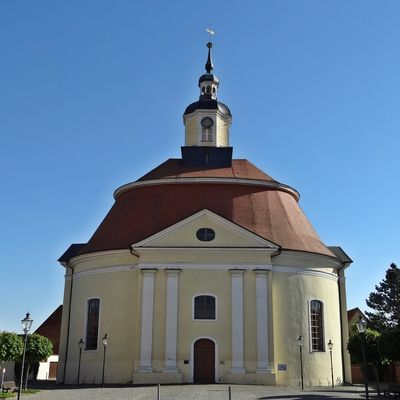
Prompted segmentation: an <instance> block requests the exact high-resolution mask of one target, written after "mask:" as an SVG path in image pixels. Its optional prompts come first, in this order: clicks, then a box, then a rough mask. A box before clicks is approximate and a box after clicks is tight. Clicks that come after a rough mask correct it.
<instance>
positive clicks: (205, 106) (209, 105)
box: [183, 99, 232, 117]
mask: <svg viewBox="0 0 400 400" xmlns="http://www.w3.org/2000/svg"><path fill="white" fill-rule="evenodd" d="M196 110H218V111H219V112H220V113H221V114H223V115H226V116H229V117H231V116H232V114H231V111H230V110H229V108H228V106H227V105H225V104H224V103H221V102H220V101H217V100H213V99H200V100H198V101H195V102H194V103H192V104H189V105H188V106H187V108H186V110H185V112H184V113H183V115H187V114H191V113H193V112H195V111H196Z"/></svg>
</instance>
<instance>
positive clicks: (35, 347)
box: [20, 333, 53, 390]
mask: <svg viewBox="0 0 400 400" xmlns="http://www.w3.org/2000/svg"><path fill="white" fill-rule="evenodd" d="M21 353H22V352H21ZM52 354H53V344H52V343H51V341H50V340H49V339H48V338H47V337H45V336H42V335H39V334H37V333H33V334H32V335H28V338H27V343H26V351H25V366H24V373H25V376H24V379H25V390H26V389H27V386H28V375H29V372H30V369H31V366H33V365H34V364H35V363H37V362H40V361H45V360H46V359H47V358H49V357H50V356H51V355H52ZM20 361H22V355H21V357H20Z"/></svg>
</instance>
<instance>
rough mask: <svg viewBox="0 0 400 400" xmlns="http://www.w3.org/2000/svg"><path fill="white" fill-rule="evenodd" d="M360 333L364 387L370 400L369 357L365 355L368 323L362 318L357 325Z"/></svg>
mask: <svg viewBox="0 0 400 400" xmlns="http://www.w3.org/2000/svg"><path fill="white" fill-rule="evenodd" d="M356 325H357V329H358V332H359V333H361V336H362V342H361V343H362V358H363V369H364V386H365V397H366V399H367V400H369V393H368V376H367V357H366V355H365V348H366V347H367V336H366V330H367V321H365V320H364V319H362V317H361V316H360V319H359V320H358V322H357V323H356Z"/></svg>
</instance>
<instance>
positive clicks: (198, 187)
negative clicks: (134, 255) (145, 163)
mask: <svg viewBox="0 0 400 400" xmlns="http://www.w3.org/2000/svg"><path fill="white" fill-rule="evenodd" d="M202 177H208V178H215V181H214V182H211V181H209V182H204V181H202V180H201V179H199V180H196V178H202ZM170 178H175V180H174V182H172V183H171V182H167V181H168V180H169V179H170ZM219 178H221V180H222V179H223V178H243V179H236V180H232V181H229V180H228V181H224V183H223V184H221V183H219V182H218V179H219ZM245 179H247V180H251V179H254V180H255V181H260V180H262V181H264V182H270V183H271V184H276V183H278V182H277V181H275V180H274V179H273V178H271V177H270V176H269V175H267V174H265V173H264V172H262V171H261V170H259V169H258V168H257V167H255V166H254V165H253V164H251V163H249V162H248V161H247V160H233V162H232V167H228V168H218V169H204V168H201V169H195V168H188V167H186V168H185V167H183V166H182V164H181V160H175V159H172V160H168V161H166V162H165V163H163V164H161V165H160V166H159V167H157V168H155V169H154V170H152V171H150V172H149V173H148V174H146V175H144V176H143V177H142V178H140V179H139V180H138V181H137V182H136V185H135V186H132V187H128V188H127V189H126V190H124V191H121V192H120V193H119V194H118V196H116V201H115V203H114V205H113V207H112V208H111V210H110V211H109V213H108V214H107V216H106V217H105V218H104V220H103V222H102V223H101V224H100V226H99V227H98V229H97V230H96V232H95V233H94V235H93V236H92V238H91V239H90V240H89V242H88V243H87V244H86V245H85V246H84V247H83V248H82V249H81V250H80V252H79V253H80V254H85V253H90V252H95V251H103V250H116V249H123V248H130V245H131V244H133V243H137V242H139V241H141V240H143V239H145V238H147V237H149V236H151V235H153V234H155V233H157V232H159V231H161V230H162V229H165V228H167V227H169V226H171V225H173V224H175V223H177V222H179V221H181V220H183V219H185V218H187V217H189V216H191V215H193V214H194V213H196V212H198V211H201V210H203V209H208V210H210V211H212V212H214V213H216V214H218V215H220V216H222V217H223V218H226V219H227V220H229V221H231V222H233V223H236V224H238V225H239V226H241V227H243V228H245V229H248V230H249V231H251V232H253V233H255V234H257V235H259V236H261V237H263V238H265V239H267V240H270V241H272V242H274V243H277V244H278V245H280V246H281V247H282V248H284V249H290V250H299V251H307V252H313V253H320V254H324V255H328V256H333V253H332V252H331V251H330V250H329V249H328V248H327V247H326V246H325V245H324V244H323V243H322V241H321V239H320V238H319V236H318V234H317V233H316V232H315V230H314V228H313V227H312V225H311V224H310V222H309V221H308V220H307V218H306V216H305V215H304V213H303V211H302V210H301V208H300V207H299V205H298V203H297V199H296V196H294V195H293V194H292V193H289V192H287V191H284V190H280V189H276V188H274V187H272V186H271V187H268V186H260V185H257V184H254V185H253V184H249V183H246V184H245V183H243V181H244V180H245ZM180 180H182V182H181V181H180ZM140 183H143V184H140Z"/></svg>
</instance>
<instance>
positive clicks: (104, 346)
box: [101, 333, 108, 388]
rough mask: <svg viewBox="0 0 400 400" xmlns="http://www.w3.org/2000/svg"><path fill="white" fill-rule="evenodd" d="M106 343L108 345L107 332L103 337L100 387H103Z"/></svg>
mask: <svg viewBox="0 0 400 400" xmlns="http://www.w3.org/2000/svg"><path fill="white" fill-rule="evenodd" d="M107 345H108V337H107V333H106V334H105V335H104V337H103V349H104V350H103V374H102V376H101V387H102V388H104V368H105V365H106V349H107Z"/></svg>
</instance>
